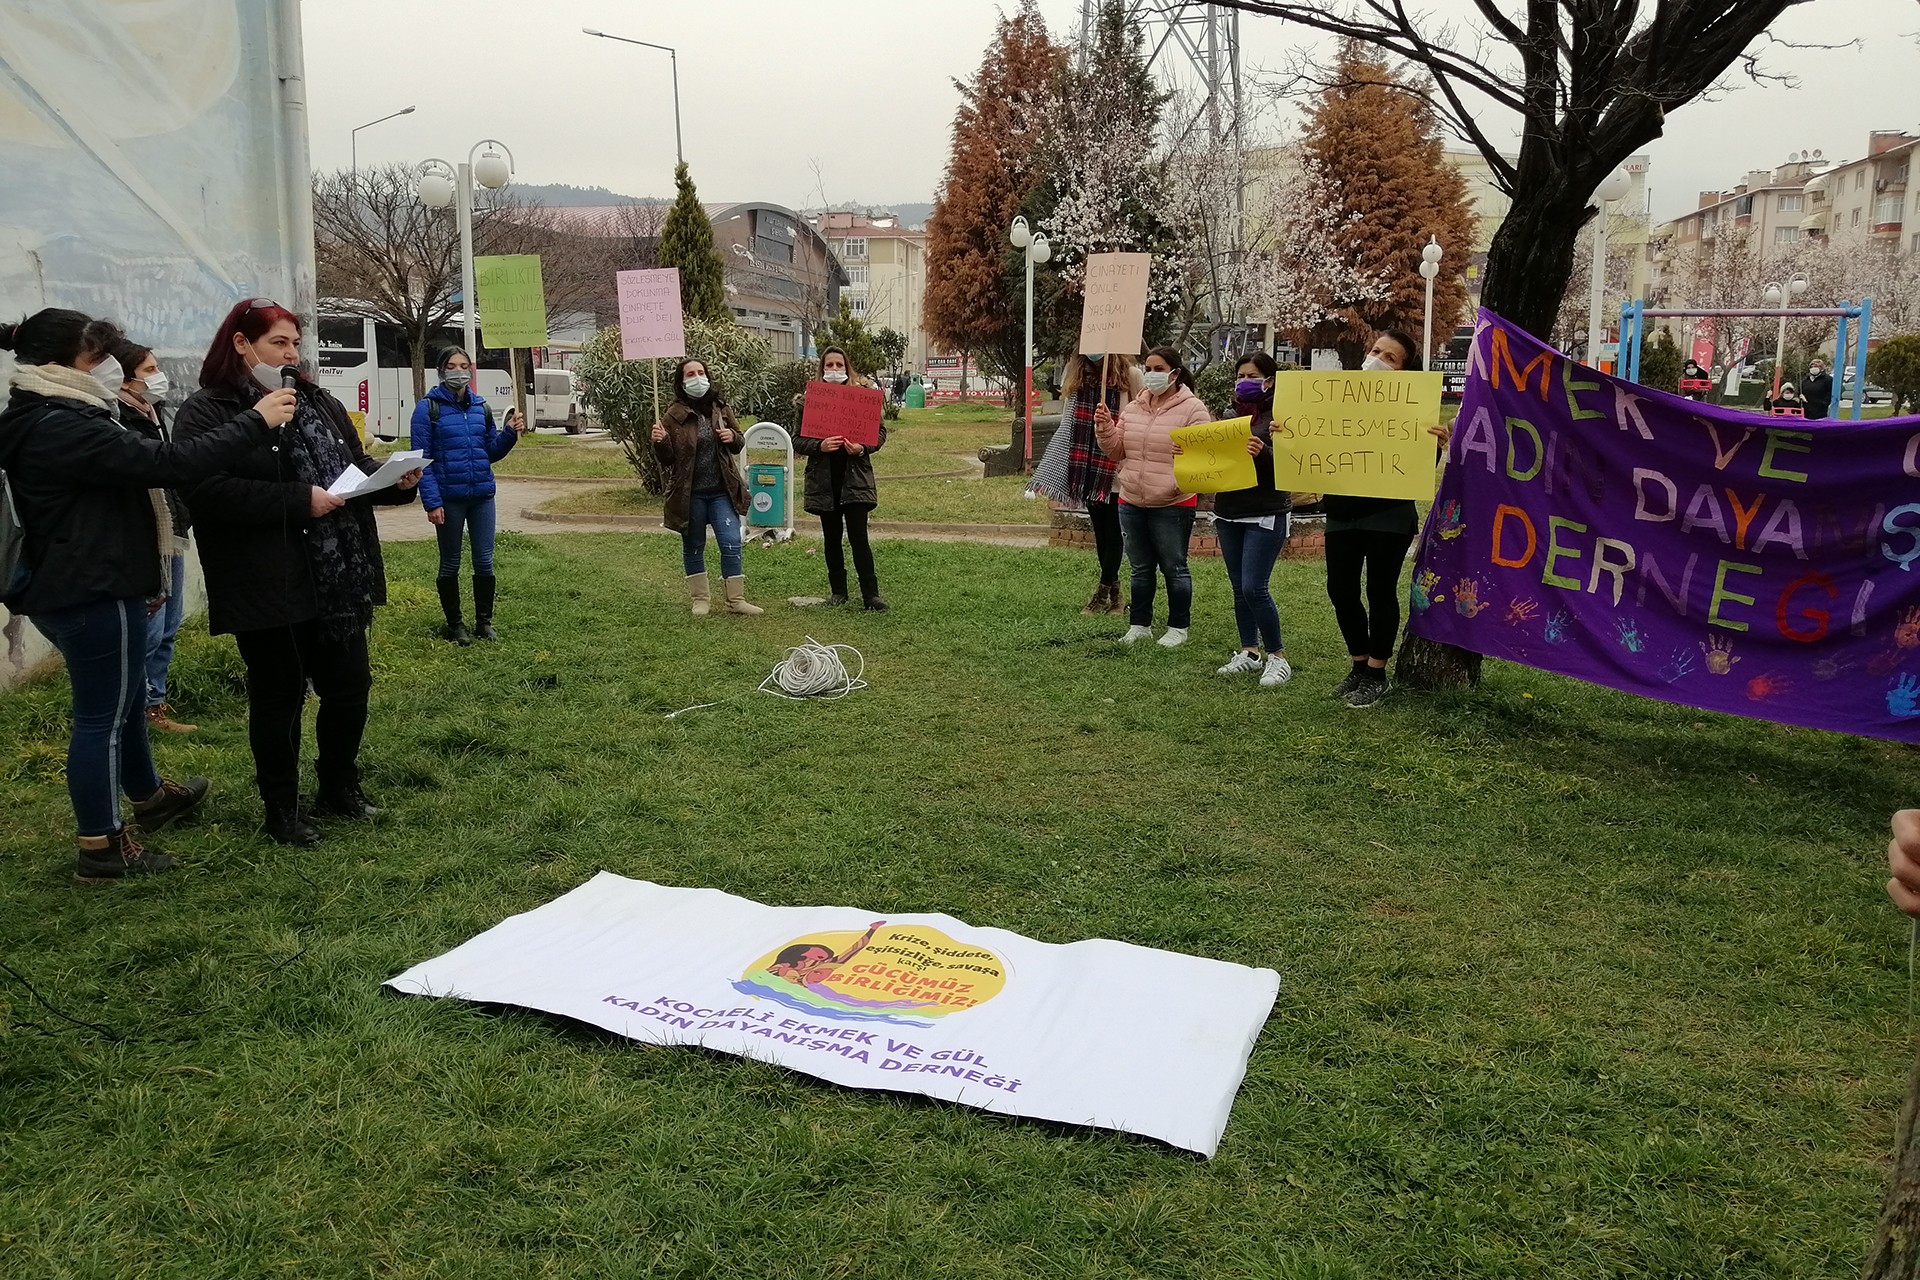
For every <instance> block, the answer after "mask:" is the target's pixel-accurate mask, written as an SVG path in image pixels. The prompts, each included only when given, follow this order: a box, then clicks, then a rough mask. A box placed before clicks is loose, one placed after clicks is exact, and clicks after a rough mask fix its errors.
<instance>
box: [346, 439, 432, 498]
mask: <svg viewBox="0 0 1920 1280" xmlns="http://www.w3.org/2000/svg"><path fill="white" fill-rule="evenodd" d="M431 465H433V459H431V458H429V457H427V455H426V454H424V453H422V452H420V451H419V450H418V449H403V450H401V451H400V452H399V453H394V454H389V455H388V456H387V460H386V461H385V462H383V463H381V464H380V469H379V470H377V471H375V472H374V473H373V474H372V475H368V474H367V473H366V472H364V471H362V470H361V469H360V468H358V467H356V466H354V465H352V464H351V463H349V464H348V466H347V469H346V470H345V471H343V472H341V473H340V478H339V479H338V480H335V481H334V482H333V483H332V484H330V485H328V486H327V492H328V493H330V494H332V495H333V496H334V497H336V498H358V497H360V496H361V495H362V494H368V493H378V492H380V490H382V489H388V488H391V487H392V486H393V485H395V484H397V483H398V482H399V480H400V477H401V476H403V475H405V474H407V472H409V471H421V470H424V469H425V468H427V467H429V466H431Z"/></svg>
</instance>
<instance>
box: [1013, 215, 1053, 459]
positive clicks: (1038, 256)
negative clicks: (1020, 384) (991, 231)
mask: <svg viewBox="0 0 1920 1280" xmlns="http://www.w3.org/2000/svg"><path fill="white" fill-rule="evenodd" d="M1007 239H1008V240H1010V241H1011V242H1012V243H1013V246H1014V248H1016V249H1019V250H1021V256H1022V257H1024V258H1025V259H1026V260H1027V341H1026V346H1025V347H1024V351H1025V352H1026V366H1027V370H1026V395H1025V397H1024V403H1025V406H1026V410H1025V411H1026V419H1027V426H1026V437H1025V439H1026V444H1025V446H1024V447H1023V449H1022V452H1021V458H1020V461H1021V462H1022V464H1024V465H1026V466H1029V467H1031V466H1032V465H1033V267H1034V264H1035V263H1038V262H1045V261H1046V260H1047V259H1049V258H1051V257H1052V256H1053V246H1052V245H1050V244H1048V243H1047V238H1046V237H1045V236H1040V235H1035V234H1034V233H1033V230H1032V228H1030V227H1028V226H1027V220H1026V219H1025V218H1015V219H1014V220H1013V226H1011V227H1009V228H1008V229H1007Z"/></svg>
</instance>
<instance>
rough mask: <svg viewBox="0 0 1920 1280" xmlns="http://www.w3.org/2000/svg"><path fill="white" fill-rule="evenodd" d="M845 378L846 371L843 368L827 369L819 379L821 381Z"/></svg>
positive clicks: (838, 380)
mask: <svg viewBox="0 0 1920 1280" xmlns="http://www.w3.org/2000/svg"><path fill="white" fill-rule="evenodd" d="M846 380H847V371H846V370H845V369H829V370H827V371H826V372H825V373H823V374H821V375H820V381H822V382H845V381H846Z"/></svg>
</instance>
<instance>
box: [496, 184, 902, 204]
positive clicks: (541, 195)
mask: <svg viewBox="0 0 1920 1280" xmlns="http://www.w3.org/2000/svg"><path fill="white" fill-rule="evenodd" d="M512 189H513V191H514V192H515V193H516V194H518V195H519V196H520V197H521V198H522V199H525V200H530V201H532V202H533V203H535V204H543V205H547V206H550V207H553V208H561V209H567V208H577V207H585V208H599V207H602V206H605V205H610V204H671V203H673V202H672V200H670V199H662V198H661V197H659V196H623V195H621V194H620V193H619V192H617V191H609V190H607V189H606V188H605V187H576V186H573V185H572V184H570V183H565V182H545V183H540V182H516V183H514V184H513V188H512ZM929 207H931V206H929Z"/></svg>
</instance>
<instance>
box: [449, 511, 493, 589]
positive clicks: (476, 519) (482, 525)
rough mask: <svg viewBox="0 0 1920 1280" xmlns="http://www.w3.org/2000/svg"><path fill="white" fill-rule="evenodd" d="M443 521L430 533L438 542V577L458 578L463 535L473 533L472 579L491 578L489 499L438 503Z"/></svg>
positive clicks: (491, 543) (491, 512)
mask: <svg viewBox="0 0 1920 1280" xmlns="http://www.w3.org/2000/svg"><path fill="white" fill-rule="evenodd" d="M441 505H442V506H443V507H444V508H445V510H446V513H447V518H446V519H445V520H444V521H443V522H442V523H441V524H440V526H439V528H437V529H436V530H434V534H435V536H436V537H438V538H439V540H440V576H441V577H443V578H457V577H459V576H460V552H461V543H462V542H463V541H464V538H463V534H464V533H465V532H466V531H469V530H470V531H471V532H472V534H473V576H474V577H476V578H491V577H492V576H493V529H494V512H493V499H492V498H476V499H474V500H473V501H471V502H456V501H454V500H453V499H452V498H449V499H447V500H446V501H445V502H444V503H442V504H441Z"/></svg>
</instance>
